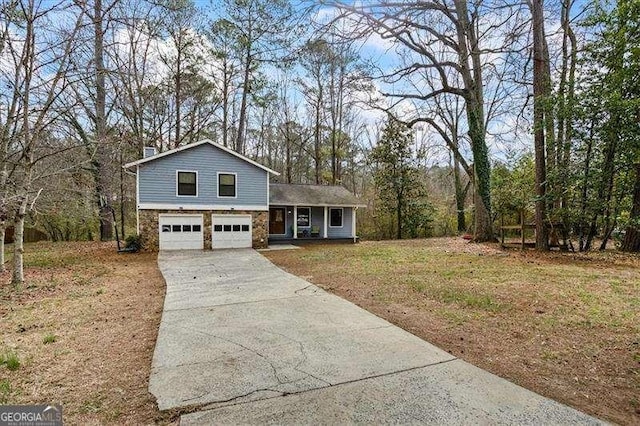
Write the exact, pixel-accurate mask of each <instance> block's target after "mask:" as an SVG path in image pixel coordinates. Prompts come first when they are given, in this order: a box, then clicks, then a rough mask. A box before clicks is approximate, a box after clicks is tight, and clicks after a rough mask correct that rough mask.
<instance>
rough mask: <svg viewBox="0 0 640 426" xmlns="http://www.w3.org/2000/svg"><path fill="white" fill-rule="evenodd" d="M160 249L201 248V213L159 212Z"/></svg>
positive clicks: (202, 246)
mask: <svg viewBox="0 0 640 426" xmlns="http://www.w3.org/2000/svg"><path fill="white" fill-rule="evenodd" d="M158 221H159V223H160V250H202V249H203V248H204V242H203V241H204V239H203V233H202V215H201V214H197V215H187V214H176V215H166V214H161V215H160V216H159V217H158Z"/></svg>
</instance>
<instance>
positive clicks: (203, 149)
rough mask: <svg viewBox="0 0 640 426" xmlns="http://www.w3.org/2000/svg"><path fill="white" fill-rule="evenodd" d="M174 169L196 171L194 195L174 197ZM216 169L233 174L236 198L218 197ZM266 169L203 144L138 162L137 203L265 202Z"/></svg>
mask: <svg viewBox="0 0 640 426" xmlns="http://www.w3.org/2000/svg"><path fill="white" fill-rule="evenodd" d="M176 170H193V171H197V172H198V196H197V197H177V196H176ZM218 172H230V173H236V174H237V177H236V185H237V188H236V195H237V198H218V197H217V192H218V181H217V173H218ZM268 179H269V176H268V172H266V171H265V170H262V169H260V168H258V167H256V166H254V165H252V164H250V163H247V162H246V161H243V160H242V159H240V158H237V157H235V156H233V155H231V154H229V153H227V152H224V151H222V150H220V149H218V148H216V147H214V146H212V145H209V144H204V145H200V146H198V147H195V148H192V149H187V150H185V151H182V152H178V153H175V154H172V155H168V156H166V157H163V158H159V159H157V160H155V161H150V162H148V163H144V164H141V165H140V176H139V186H140V188H139V191H140V195H139V197H140V203H163V204H179V205H196V204H197V205H230V204H231V205H240V206H242V205H261V206H266V205H267V204H268V198H267V182H268Z"/></svg>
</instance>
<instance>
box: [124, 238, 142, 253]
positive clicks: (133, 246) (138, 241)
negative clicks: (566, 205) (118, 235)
mask: <svg viewBox="0 0 640 426" xmlns="http://www.w3.org/2000/svg"><path fill="white" fill-rule="evenodd" d="M124 244H125V246H124V247H125V249H127V250H131V251H140V250H141V249H142V237H140V235H137V234H136V235H129V236H128V237H127V238H125V240H124Z"/></svg>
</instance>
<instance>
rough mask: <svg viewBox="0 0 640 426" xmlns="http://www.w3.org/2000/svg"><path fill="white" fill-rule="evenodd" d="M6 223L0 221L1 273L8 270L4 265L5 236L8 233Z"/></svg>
mask: <svg viewBox="0 0 640 426" xmlns="http://www.w3.org/2000/svg"><path fill="white" fill-rule="evenodd" d="M6 230H7V229H6V224H5V222H4V221H2V222H0V273H2V272H4V271H6V268H5V266H4V262H5V259H4V236H5V233H6Z"/></svg>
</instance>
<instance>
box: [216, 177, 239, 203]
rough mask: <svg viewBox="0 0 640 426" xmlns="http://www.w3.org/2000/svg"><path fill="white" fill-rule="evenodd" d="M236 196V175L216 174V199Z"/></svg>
mask: <svg viewBox="0 0 640 426" xmlns="http://www.w3.org/2000/svg"><path fill="white" fill-rule="evenodd" d="M235 196H236V175H234V174H231V173H218V197H232V198H235Z"/></svg>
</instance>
